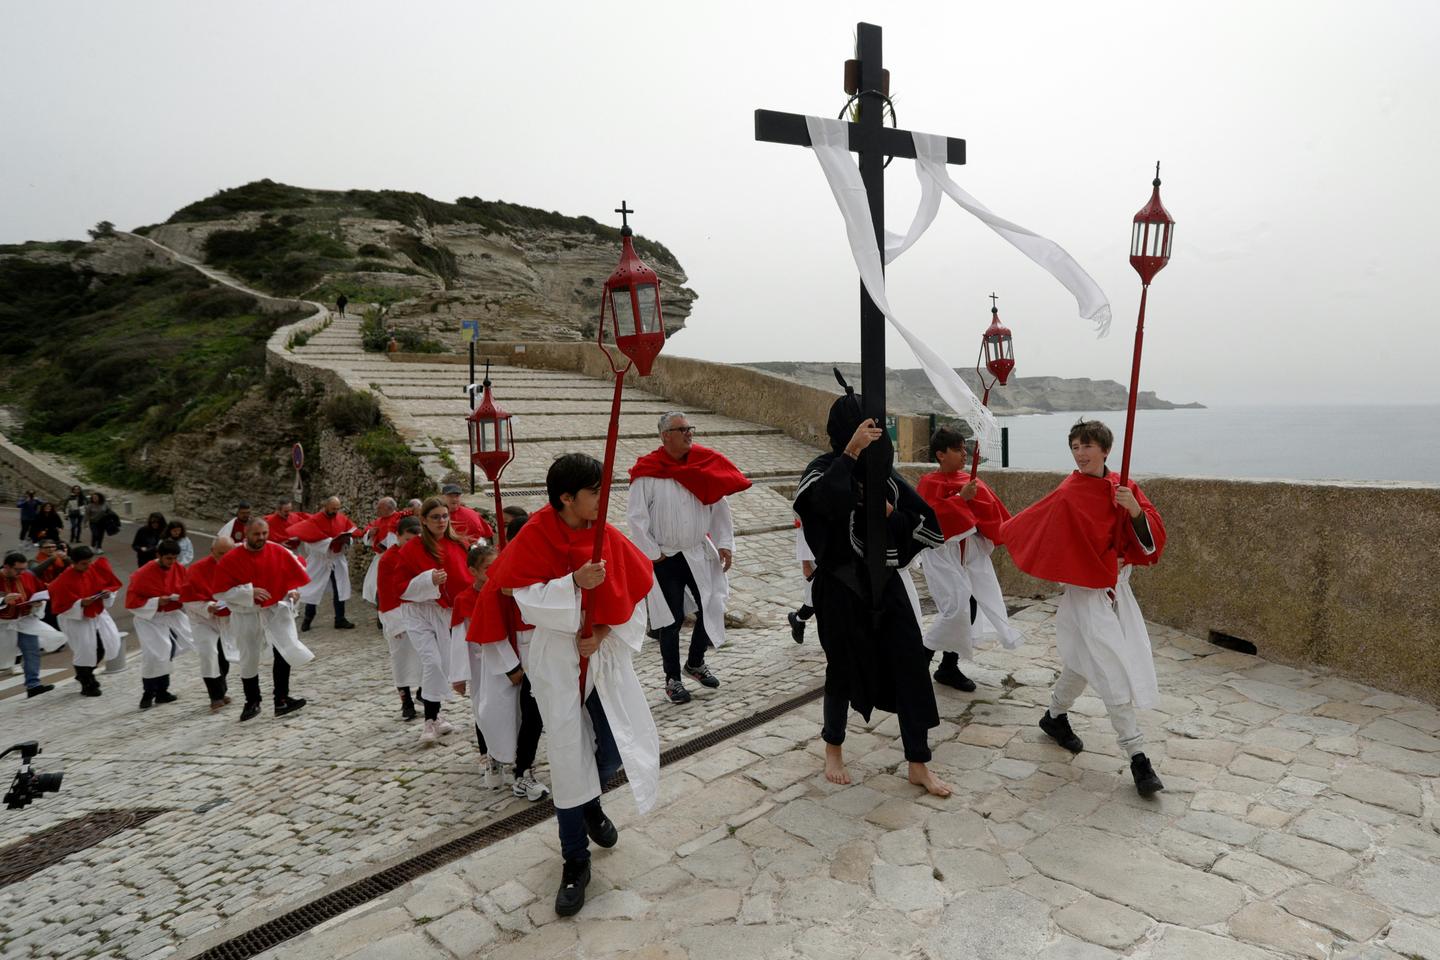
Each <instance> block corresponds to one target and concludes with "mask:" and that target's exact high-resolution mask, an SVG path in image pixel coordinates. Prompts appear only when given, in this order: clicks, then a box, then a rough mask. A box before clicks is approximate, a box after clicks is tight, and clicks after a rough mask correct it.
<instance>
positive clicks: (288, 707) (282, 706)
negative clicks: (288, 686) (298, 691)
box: [275, 697, 305, 717]
mask: <svg viewBox="0 0 1440 960" xmlns="http://www.w3.org/2000/svg"><path fill="white" fill-rule="evenodd" d="M303 706H305V701H304V700H301V699H300V698H299V697H287V698H286V699H284V700H276V701H275V716H277V717H283V716H285V714H287V713H294V712H295V711H296V710H299V709H300V708H301V707H303Z"/></svg>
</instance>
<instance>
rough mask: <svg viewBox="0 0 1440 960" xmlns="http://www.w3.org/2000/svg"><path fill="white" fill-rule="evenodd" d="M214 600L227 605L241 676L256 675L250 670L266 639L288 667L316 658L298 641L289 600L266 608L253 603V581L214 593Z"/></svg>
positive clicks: (298, 665)
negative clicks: (238, 655)
mask: <svg viewBox="0 0 1440 960" xmlns="http://www.w3.org/2000/svg"><path fill="white" fill-rule="evenodd" d="M215 599H216V600H218V601H220V602H221V603H223V604H225V606H227V607H229V608H230V620H231V623H230V630H231V635H232V636H233V637H234V638H235V646H236V649H238V650H239V651H240V655H241V665H240V676H241V677H242V678H244V677H253V676H254V675H255V674H254V673H252V672H251V671H252V670H254V669H255V664H256V663H258V661H259V656H260V651H261V650H262V649H263V647H264V645H265V643H266V642H267V641H268V642H269V644H270V646H272V647H274V648H275V649H276V650H278V651H279V652H280V655H281V656H282V657H284V658H285V662H286V663H288V664H290V666H291V667H303V666H305V664H307V663H309V662H310V661H311V660H314V659H315V654H314V653H313V652H311V650H310V648H309V647H307V646H305V644H303V643H301V642H300V634H299V632H298V631H297V630H296V629H295V607H294V606H293V605H292V604H291V603H290V601H288V600H277V601H276V602H275V603H273V604H271V605H270V606H268V607H259V606H256V605H255V585H254V584H252V583H242V584H240V585H239V586H237V587H231V588H230V589H229V590H226V591H224V592H223V593H217V594H215Z"/></svg>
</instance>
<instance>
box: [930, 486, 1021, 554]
mask: <svg viewBox="0 0 1440 960" xmlns="http://www.w3.org/2000/svg"><path fill="white" fill-rule="evenodd" d="M969 482H970V474H968V473H966V472H965V471H964V470H956V471H954V472H953V473H944V472H942V471H939V470H936V471H935V472H934V473H927V474H925V475H924V476H923V477H921V478H920V480H919V482H918V483H916V484H915V492H916V493H918V494H920V496H921V498H922V499H923V500H924V501H925V502H926V503H928V504H930V506H932V507H934V508H935V516H937V517H939V518H940V532H941V533H943V534H944V535H945V539H946V540H949V539H950V538H951V537H953V536H956V535H958V534H961V533H964V532H965V531H966V530H969V529H970V528H971V527H979V528H980V533H981V534H983V535H984V536H985V537H986V539H988V540H990V541H992V542H994V543H1000V542H1002V541H1001V540H1000V525H1001V524H1002V523H1004V522H1005V521H1006V520H1009V519H1010V511H1009V510H1006V509H1005V504H1004V503H1002V502H1000V498H999V497H998V496H996V494H995V491H994V490H991V489H990V487H988V486H987V485H986V483H985V481H984V480H977V481H976V484H975V499H974V500H968V501H967V500H962V499H960V497H959V493H960V488H961V487H963V486H965V484H967V483H969Z"/></svg>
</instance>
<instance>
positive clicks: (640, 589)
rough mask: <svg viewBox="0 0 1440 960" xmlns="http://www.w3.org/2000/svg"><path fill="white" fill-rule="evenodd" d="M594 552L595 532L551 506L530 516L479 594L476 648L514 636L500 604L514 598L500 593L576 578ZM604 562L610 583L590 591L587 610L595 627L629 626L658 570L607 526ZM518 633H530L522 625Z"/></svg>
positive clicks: (471, 635) (473, 630) (473, 631)
mask: <svg viewBox="0 0 1440 960" xmlns="http://www.w3.org/2000/svg"><path fill="white" fill-rule="evenodd" d="M594 549H595V531H594V529H593V528H588V527H587V528H582V529H579V530H575V529H573V528H571V527H570V526H569V525H568V524H566V523H565V521H563V520H561V519H560V515H559V514H558V513H556V512H555V508H554V507H552V506H550V505H549V504H546V505H545V506H543V507H541V508H540V509H539V510H537V511H535V512H534V513H532V514H530V519H529V520H527V521H526V522H525V525H524V526H523V527H521V528H520V532H519V533H518V534H516V536H515V539H514V540H511V541H510V542H509V543H508V544H507V545H506V546H505V549H504V550H501V551H500V555H499V556H498V557H496V558H495V560H494V562H492V563H491V564H490V569H489V571H488V574H489V577H488V579H487V580H486V582H485V588H484V589H483V590H481V591H480V600H479V602H478V603H477V604H476V605H475V614H474V616H473V617H471V619H470V630H469V632H468V633H467V634H466V639H467V640H469V641H470V642H471V643H496V642H498V641H500V640H505V639H507V638H508V637H509V635H510V632H509V629H508V628H507V620H506V613H505V605H504V604H503V603H502V602H501V601H502V600H510V598H509V597H506V596H505V595H504V594H503V593H501V592H500V591H501V590H502V589H510V590H515V589H519V588H520V587H529V586H533V585H534V584H537V583H547V582H549V581H551V580H557V579H559V578H560V577H563V576H565V575H566V574H568V573H573V572H574V571H576V570H578V569H579V568H580V567H581V566H583V565H584V564H586V563H589V562H590V556H591V554H592V552H593V551H594ZM600 557H601V559H602V560H604V561H605V582H604V583H602V584H600V586H598V587H596V588H595V589H594V590H588V591H586V593H585V607H586V609H587V610H589V611H590V612H591V622H592V623H598V624H603V625H607V626H615V625H617V624H622V623H626V622H627V621H629V619H630V617H631V615H632V614H634V612H635V605H636V604H637V603H639V602H640V601H641V600H644V599H645V595H646V594H648V593H649V592H650V586H651V584H653V583H654V582H655V567H654V565H653V564H652V563H651V562H650V561H649V560H648V559H646V557H645V554H643V553H641V552H640V550H639V548H637V547H636V546H635V544H633V543H631V542H630V541H629V540H626V539H625V536H624V535H623V534H622V533H621V532H620V531H619V530H616V529H615V528H614V527H613V526H611V525H610V524H608V523H607V524H606V525H605V545H604V548H603V549H602V551H601V554H600ZM512 602H513V601H512ZM518 619H519V618H518V617H516V618H515V620H516V621H518ZM518 629H521V630H525V629H528V627H526V626H524V625H521V626H520V627H519V628H518Z"/></svg>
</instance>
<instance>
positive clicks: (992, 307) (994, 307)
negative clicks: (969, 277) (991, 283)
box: [990, 293, 1000, 316]
mask: <svg viewBox="0 0 1440 960" xmlns="http://www.w3.org/2000/svg"><path fill="white" fill-rule="evenodd" d="M999 299H1000V298H999V297H997V296H995V294H993V293H992V294H990V312H991V313H992V314H996V315H997V316H998V315H999V313H1000V308H999V307H998V306H997V305H996V301H997V300H999Z"/></svg>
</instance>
